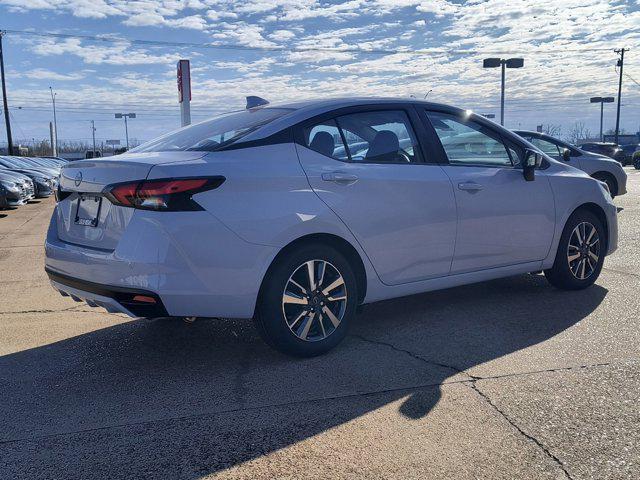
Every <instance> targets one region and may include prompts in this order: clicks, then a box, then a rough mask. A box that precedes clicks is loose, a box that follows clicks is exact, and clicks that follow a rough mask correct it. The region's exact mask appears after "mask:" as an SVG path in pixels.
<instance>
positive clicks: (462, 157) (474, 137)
mask: <svg viewBox="0 0 640 480" xmlns="http://www.w3.org/2000/svg"><path fill="white" fill-rule="evenodd" d="M427 116H428V117H429V120H430V121H431V124H432V125H433V128H434V129H435V131H436V133H437V135H438V138H439V139H440V142H441V143H442V147H443V148H444V151H445V153H446V155H447V157H448V159H449V163H450V164H451V165H485V166H495V167H510V166H512V165H513V162H512V160H511V155H510V153H509V151H508V150H507V148H506V146H505V144H504V143H503V141H502V139H500V137H499V135H497V134H496V133H494V132H492V131H491V130H489V129H488V128H486V127H484V126H483V125H480V124H478V123H476V122H474V121H473V120H465V119H464V118H461V117H459V116H456V115H451V114H448V113H441V112H427ZM514 153H515V152H513V153H512V154H514ZM514 161H515V162H516V163H517V160H516V159H514Z"/></svg>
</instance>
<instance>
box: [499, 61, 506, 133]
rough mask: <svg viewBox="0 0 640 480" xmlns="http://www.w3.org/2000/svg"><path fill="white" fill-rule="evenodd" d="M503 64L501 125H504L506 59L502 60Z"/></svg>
mask: <svg viewBox="0 0 640 480" xmlns="http://www.w3.org/2000/svg"><path fill="white" fill-rule="evenodd" d="M500 64H501V66H502V80H501V82H500V125H502V126H504V80H505V70H506V64H505V62H504V61H501V62H500Z"/></svg>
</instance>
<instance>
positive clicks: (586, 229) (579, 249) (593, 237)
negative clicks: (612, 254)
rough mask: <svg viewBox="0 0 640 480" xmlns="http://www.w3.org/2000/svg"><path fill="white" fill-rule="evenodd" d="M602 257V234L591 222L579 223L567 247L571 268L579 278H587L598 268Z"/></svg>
mask: <svg viewBox="0 0 640 480" xmlns="http://www.w3.org/2000/svg"><path fill="white" fill-rule="evenodd" d="M599 258H600V236H599V235H598V230H597V229H596V227H594V226H593V225H592V224H591V223H589V222H581V223H579V224H578V225H577V226H576V227H575V228H574V229H573V232H571V236H570V237H569V245H568V247H567V261H568V262H569V270H571V273H572V274H573V276H574V277H576V278H577V279H578V280H586V279H587V278H589V277H590V276H591V275H593V272H594V271H595V270H596V267H597V265H598V259H599Z"/></svg>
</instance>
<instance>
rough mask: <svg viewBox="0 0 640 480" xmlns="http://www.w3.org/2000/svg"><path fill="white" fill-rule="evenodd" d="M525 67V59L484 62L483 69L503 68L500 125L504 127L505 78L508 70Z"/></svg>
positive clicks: (489, 60)
mask: <svg viewBox="0 0 640 480" xmlns="http://www.w3.org/2000/svg"><path fill="white" fill-rule="evenodd" d="M523 66H524V59H523V58H507V59H504V58H485V59H484V60H483V61H482V68H497V67H501V69H502V72H501V82H500V125H502V126H504V90H505V78H506V72H505V69H506V68H522V67H523Z"/></svg>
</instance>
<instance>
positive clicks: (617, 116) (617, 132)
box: [614, 48, 627, 145]
mask: <svg viewBox="0 0 640 480" xmlns="http://www.w3.org/2000/svg"><path fill="white" fill-rule="evenodd" d="M626 51H627V49H626V48H621V49H620V50H615V52H616V53H618V54H619V55H620V59H619V60H618V63H617V65H618V67H620V79H619V80H618V110H617V111H616V137H615V140H614V143H615V144H616V145H617V144H618V135H620V107H621V106H622V104H621V102H622V69H623V68H624V52H626Z"/></svg>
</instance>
